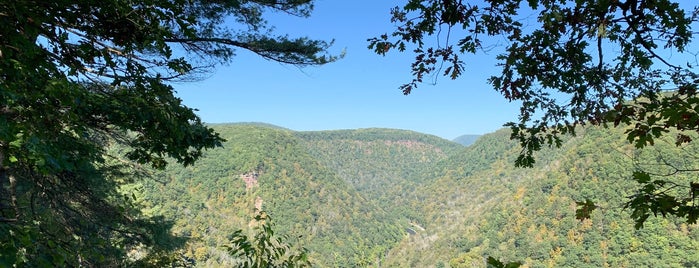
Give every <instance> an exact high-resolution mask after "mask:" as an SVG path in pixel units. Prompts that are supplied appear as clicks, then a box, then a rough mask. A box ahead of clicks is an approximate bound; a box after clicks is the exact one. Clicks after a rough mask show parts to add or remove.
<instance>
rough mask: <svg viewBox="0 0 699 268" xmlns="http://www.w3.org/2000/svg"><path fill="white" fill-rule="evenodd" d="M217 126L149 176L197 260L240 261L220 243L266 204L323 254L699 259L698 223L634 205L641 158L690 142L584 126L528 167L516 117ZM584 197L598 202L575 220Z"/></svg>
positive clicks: (413, 263) (443, 263) (478, 262)
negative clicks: (424, 123) (641, 219)
mask: <svg viewBox="0 0 699 268" xmlns="http://www.w3.org/2000/svg"><path fill="white" fill-rule="evenodd" d="M213 127H214V128H215V129H216V131H217V132H219V133H221V136H222V137H224V138H226V139H227V140H228V141H227V142H226V143H225V144H224V148H222V149H217V150H212V151H209V152H207V155H206V156H205V157H204V158H203V159H202V160H201V162H200V163H198V164H197V165H195V166H193V167H190V168H178V167H172V168H169V169H168V170H167V171H166V172H165V173H161V174H159V175H158V176H159V180H160V181H164V182H167V184H158V183H154V184H152V185H144V186H143V188H144V190H145V193H146V194H145V196H146V197H145V198H144V199H145V200H147V201H148V202H149V205H150V206H153V207H154V209H153V210H152V211H150V212H149V213H156V214H158V213H160V214H164V215H166V216H167V217H168V218H171V219H174V220H175V227H174V228H173V230H174V232H175V233H176V234H179V235H181V236H186V237H189V238H190V242H189V244H188V246H187V249H186V252H183V254H185V255H187V256H190V257H191V258H193V259H195V260H196V261H197V265H199V266H217V265H221V264H225V263H226V262H227V261H230V259H229V258H230V257H227V256H226V254H224V253H223V252H222V251H221V249H220V246H221V245H222V244H224V243H225V242H226V236H227V235H229V234H230V233H232V232H233V231H234V230H236V229H244V230H249V228H250V227H249V226H248V224H249V223H250V220H251V218H252V215H253V213H254V211H255V206H256V205H257V206H259V205H260V204H261V206H262V209H263V210H265V211H267V212H268V213H269V214H270V215H271V216H272V217H273V219H274V221H275V222H276V223H277V226H275V229H276V230H277V231H278V232H279V233H280V234H286V235H290V236H291V237H292V238H294V239H292V241H296V242H298V244H299V245H300V246H304V247H307V248H308V249H310V251H311V257H312V261H313V263H314V264H315V265H317V266H320V267H339V266H372V267H485V258H486V257H487V256H493V257H496V258H498V259H501V260H504V261H522V262H523V263H524V267H693V266H697V265H699V242H697V239H698V238H699V231H698V230H697V229H696V226H694V225H687V224H683V223H681V221H674V220H673V219H662V218H651V219H650V220H649V221H648V222H647V223H646V224H645V228H643V229H640V230H635V229H634V228H633V222H632V221H631V219H630V217H629V211H626V210H623V206H624V202H626V201H627V199H626V197H627V196H629V195H631V194H633V193H634V192H635V191H636V190H637V189H636V188H637V185H636V184H635V182H633V181H632V180H630V179H629V176H630V174H631V173H632V171H633V169H634V168H637V167H638V166H639V163H641V164H643V163H645V164H646V165H645V166H647V167H655V166H654V164H653V162H652V161H651V160H653V159H658V155H660V154H662V155H667V157H666V160H667V161H676V162H677V161H680V160H682V159H684V160H686V159H688V158H690V157H688V156H691V155H696V154H695V152H696V151H697V150H696V149H695V148H693V147H691V146H684V147H682V148H681V149H678V148H677V147H675V146H674V144H672V142H666V143H664V144H656V146H655V147H654V148H653V150H654V151H653V152H646V151H643V152H641V151H638V150H636V149H634V148H633V146H631V145H629V144H628V142H627V141H625V140H624V139H622V138H620V137H623V135H622V134H621V133H620V132H621V131H622V130H618V129H601V128H588V129H580V130H579V132H580V135H579V136H578V137H574V138H567V139H566V140H565V141H564V143H563V146H562V147H561V148H560V149H555V150H554V149H545V150H543V151H541V152H540V153H539V154H538V155H537V164H536V165H535V167H534V168H531V169H522V168H513V162H514V159H515V158H516V156H517V154H518V153H519V151H520V150H521V148H520V147H519V145H518V144H517V143H516V142H513V141H511V140H510V139H509V135H510V132H509V131H507V130H500V131H497V132H495V133H491V134H487V135H484V136H482V137H481V138H479V139H478V141H476V142H475V143H474V144H472V145H471V146H468V147H463V146H461V145H459V144H457V143H454V142H451V141H447V140H443V139H440V138H438V137H434V136H431V135H425V134H420V133H415V132H411V131H403V130H392V129H359V130H338V131H312V132H297V131H292V130H287V129H283V128H279V127H274V126H265V125H259V124H252V125H251V124H221V125H213ZM691 159H695V158H691ZM586 199H591V200H595V201H596V202H597V204H598V205H599V207H600V208H599V209H597V210H595V211H594V212H593V213H592V217H591V218H590V219H586V220H584V221H580V220H577V219H576V217H575V210H576V202H579V201H584V200H586ZM298 236H301V237H300V238H298V239H295V238H296V237H298Z"/></svg>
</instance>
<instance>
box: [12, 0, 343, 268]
mask: <svg viewBox="0 0 699 268" xmlns="http://www.w3.org/2000/svg"><path fill="white" fill-rule="evenodd" d="M311 9H312V4H311V1H310V0H281V1H267V0H240V1H237V0H226V1H200V0H169V1H164V0H145V1H130V0H115V1H95V0H79V1H67V0H57V1H42V0H19V1H17V0H2V1H0V266H11V265H14V264H23V265H28V266H57V265H58V266H63V265H68V266H84V265H88V266H92V265H96V266H101V265H123V263H122V262H123V261H124V260H123V257H124V253H125V249H129V248H130V247H131V246H135V245H146V246H150V245H154V244H157V243H156V242H157V241H159V240H162V239H160V238H164V237H166V236H162V235H161V236H159V235H157V233H156V232H153V230H154V229H158V228H160V227H162V226H159V227H158V226H156V225H157V224H156V223H157V221H156V220H155V219H153V218H147V217H144V216H143V215H140V214H139V212H138V209H136V208H134V207H133V206H132V203H133V202H132V201H133V198H131V197H130V195H127V194H125V193H123V192H121V191H119V186H120V185H122V184H123V183H127V182H129V181H130V180H132V179H133V176H132V175H133V173H134V171H136V170H138V165H150V166H152V167H155V168H163V167H165V165H166V164H167V161H169V159H171V160H172V161H175V162H177V163H180V164H183V165H190V164H192V163H194V161H196V160H197V158H199V157H200V156H201V154H202V151H203V150H204V149H207V148H212V147H215V146H219V145H220V144H221V141H222V138H220V137H219V136H218V134H216V133H214V132H213V130H212V129H210V128H208V127H207V126H205V125H204V124H203V123H202V122H201V121H200V119H199V117H198V116H197V115H196V114H195V113H194V110H193V109H191V108H189V107H186V106H184V105H183V104H182V102H181V100H180V99H178V98H177V97H176V96H174V94H173V92H174V89H173V87H172V86H171V85H170V83H171V82H172V81H183V80H185V81H186V80H189V79H197V78H198V76H199V74H201V73H202V72H206V71H207V70H209V69H210V68H213V67H214V66H215V65H216V64H219V63H228V62H232V61H233V58H234V56H235V53H236V50H247V51H250V52H252V53H255V54H257V55H259V56H261V57H262V58H265V59H268V60H273V61H278V62H282V63H288V64H293V65H299V66H306V65H320V64H325V63H328V62H331V61H333V60H335V59H336V57H334V56H330V55H328V54H327V53H326V50H327V49H328V47H329V46H330V43H328V42H325V41H318V40H312V39H308V38H305V37H299V38H292V37H289V36H286V35H275V34H274V33H273V32H272V31H271V27H269V25H268V24H267V23H266V21H265V19H264V17H263V15H264V14H265V13H268V12H281V13H287V14H289V15H293V16H301V17H304V16H308V15H309V13H310V11H311ZM114 144H120V145H122V146H125V147H121V148H127V149H123V152H121V153H119V152H116V151H113V150H112V151H108V150H107V149H108V148H110V146H112V145H114ZM134 164H137V165H134ZM156 227H157V228H156ZM160 230H161V231H162V229H160ZM161 233H167V232H161ZM155 249H157V248H152V249H151V250H155ZM161 249H162V248H161Z"/></svg>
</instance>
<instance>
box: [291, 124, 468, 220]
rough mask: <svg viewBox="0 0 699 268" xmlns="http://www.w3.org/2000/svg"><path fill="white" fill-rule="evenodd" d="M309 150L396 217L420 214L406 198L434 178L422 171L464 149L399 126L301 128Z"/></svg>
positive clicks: (360, 192)
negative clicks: (324, 129)
mask: <svg viewBox="0 0 699 268" xmlns="http://www.w3.org/2000/svg"><path fill="white" fill-rule="evenodd" d="M296 136H298V137H299V138H301V139H302V140H303V141H304V143H303V144H304V146H305V147H306V148H307V149H308V151H309V153H310V154H311V155H312V156H314V157H315V158H316V159H318V161H320V163H322V164H323V165H325V166H327V167H329V168H331V169H332V170H334V171H335V172H336V173H337V174H338V175H339V176H340V177H341V178H342V179H344V180H345V181H346V182H347V183H349V184H350V185H352V186H353V187H354V188H355V189H357V191H358V192H359V194H361V195H362V196H364V197H365V198H366V199H369V200H374V201H375V202H376V203H377V204H378V205H379V206H381V207H383V208H385V209H386V210H388V211H390V212H391V213H392V214H393V215H397V216H401V217H404V218H414V217H418V215H416V214H415V213H414V212H415V211H414V210H412V208H410V207H409V203H408V202H405V201H406V200H411V196H413V194H414V193H415V188H416V187H417V186H418V185H420V184H422V183H424V182H426V181H431V179H432V178H430V177H429V176H425V175H424V171H426V170H428V169H430V168H432V167H433V166H434V165H435V164H436V163H438V162H439V161H442V160H444V159H447V158H448V157H449V156H450V155H454V154H455V153H457V152H459V151H460V150H462V149H463V146H461V145H459V144H457V143H454V142H450V141H447V140H444V139H442V138H439V137H436V136H432V135H427V134H422V133H417V132H413V131H407V130H396V129H375V128H374V129H357V130H335V131H315V132H297V133H296Z"/></svg>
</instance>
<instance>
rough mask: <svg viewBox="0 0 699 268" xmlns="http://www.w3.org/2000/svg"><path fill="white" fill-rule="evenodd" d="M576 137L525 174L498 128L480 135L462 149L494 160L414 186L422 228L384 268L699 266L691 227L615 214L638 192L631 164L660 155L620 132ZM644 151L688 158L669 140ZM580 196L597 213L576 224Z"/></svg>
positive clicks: (693, 151)
mask: <svg viewBox="0 0 699 268" xmlns="http://www.w3.org/2000/svg"><path fill="white" fill-rule="evenodd" d="M580 133H581V135H580V136H579V137H576V138H571V139H568V140H567V141H566V142H565V143H564V145H563V147H562V148H560V149H557V150H553V149H545V150H543V151H542V152H541V153H540V154H539V156H538V157H537V160H538V164H537V165H536V166H535V167H534V168H532V169H516V168H514V167H513V165H512V163H513V157H514V156H516V155H517V153H518V152H519V151H518V150H519V147H518V146H517V145H516V144H514V143H512V142H511V141H509V140H508V139H507V135H505V134H506V131H501V132H498V133H495V134H491V135H486V136H484V137H483V138H481V139H480V140H479V141H477V142H476V143H475V144H473V145H472V146H471V147H469V148H473V149H476V150H477V148H479V147H480V148H482V149H486V148H491V149H493V150H481V151H480V153H481V154H482V156H483V159H493V157H494V158H495V159H496V160H495V161H494V162H492V163H491V164H490V165H488V166H487V167H486V168H484V166H483V164H479V165H477V166H478V167H480V168H477V169H474V168H473V167H471V166H470V165H469V164H468V162H463V161H464V160H466V159H468V158H471V159H473V158H474V157H473V156H474V153H477V152H476V151H470V152H467V153H466V154H464V155H460V156H456V157H454V160H448V161H447V162H452V163H458V162H462V163H464V164H463V165H462V166H460V167H459V166H454V165H445V168H446V171H445V172H444V175H443V176H442V177H440V178H439V179H438V180H437V181H436V182H435V183H434V184H432V185H425V187H424V188H422V189H418V191H419V192H423V193H427V194H424V195H423V197H422V200H423V202H424V204H425V205H424V206H423V207H421V208H420V210H421V212H422V213H424V214H425V218H426V219H427V221H426V222H425V223H424V227H425V229H424V231H421V232H417V233H416V234H415V235H412V236H410V237H407V238H405V239H404V240H403V241H402V242H401V243H400V245H399V246H397V247H396V248H394V250H393V251H391V253H390V254H389V258H388V260H387V261H386V264H388V265H389V266H401V267H405V266H412V267H436V266H440V265H444V266H449V267H485V257H486V256H493V257H495V258H497V259H501V260H505V261H523V262H524V267H694V266H697V264H699V254H697V252H699V251H698V250H699V242H697V238H699V230H698V229H697V228H696V226H693V225H689V226H688V225H686V224H684V223H682V221H681V220H673V219H662V218H652V219H651V220H649V222H647V223H646V226H645V228H644V229H641V230H638V231H637V230H635V229H634V224H633V222H632V221H631V219H630V216H629V212H628V211H624V210H622V208H623V206H624V203H625V202H626V201H627V199H626V197H627V196H629V195H631V194H633V193H634V192H635V191H636V189H637V187H638V186H637V185H636V184H635V182H633V181H632V180H631V179H630V176H631V173H632V172H633V170H634V168H635V167H634V163H636V164H637V163H639V162H640V163H648V165H649V166H654V165H655V164H654V163H655V162H654V159H657V157H658V155H660V154H657V153H651V154H647V153H639V152H638V151H637V150H635V149H634V148H633V147H632V146H630V145H628V144H627V142H626V141H625V140H624V139H623V137H624V136H623V134H622V130H618V129H599V128H590V129H586V130H581V131H580ZM498 140H499V141H498ZM487 142H490V143H491V144H490V145H488V146H486V144H485V143H487ZM652 150H654V151H655V150H660V151H662V153H661V154H662V155H670V156H672V155H677V154H678V153H679V152H680V151H685V153H687V154H688V155H696V149H692V148H684V149H683V150H679V149H678V148H674V145H673V144H672V143H664V144H656V147H654V148H652ZM631 155H635V157H628V156H631ZM673 158H675V160H678V161H679V159H681V158H682V157H679V156H676V157H673ZM685 159H686V157H685ZM632 160H634V161H632ZM486 162H487V161H486ZM484 164H486V163H484ZM450 168H451V170H450ZM586 199H590V200H595V201H596V202H597V205H598V206H599V207H600V208H599V209H598V210H596V211H594V212H593V214H592V217H591V219H587V220H584V221H579V220H577V219H576V218H575V209H576V203H575V202H576V201H584V200H586Z"/></svg>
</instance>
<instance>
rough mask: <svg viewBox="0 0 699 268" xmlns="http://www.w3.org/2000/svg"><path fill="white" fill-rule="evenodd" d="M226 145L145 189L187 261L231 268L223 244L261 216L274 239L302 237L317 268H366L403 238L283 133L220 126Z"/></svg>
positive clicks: (389, 220) (377, 209)
mask: <svg viewBox="0 0 699 268" xmlns="http://www.w3.org/2000/svg"><path fill="white" fill-rule="evenodd" d="M214 128H215V129H216V131H217V132H219V133H220V134H221V136H222V137H224V138H226V139H227V140H228V141H227V142H226V143H225V144H224V148H220V149H216V150H211V151H209V152H207V154H206V156H205V157H204V158H203V159H202V160H201V161H200V162H199V163H198V164H197V165H195V166H193V167H188V168H180V167H175V166H173V167H170V168H168V170H167V171H166V172H164V173H161V174H159V176H160V180H161V181H164V182H166V183H165V184H157V183H155V184H151V185H145V186H144V188H146V189H147V192H148V193H149V194H148V199H149V200H150V202H151V204H153V205H157V206H156V211H154V212H152V213H163V214H165V215H166V216H168V217H171V218H174V219H175V220H176V225H175V227H174V231H175V232H176V233H178V234H180V235H184V236H187V237H190V238H191V242H190V244H189V248H188V252H186V254H187V255H188V256H190V257H192V258H194V259H196V260H197V263H199V264H206V265H209V266H221V265H223V266H226V265H230V262H229V261H230V260H229V258H228V257H227V256H226V254H224V253H223V252H222V248H220V246H222V245H224V244H225V243H226V242H227V241H226V237H227V236H228V235H229V234H231V233H232V232H233V231H235V230H237V229H241V228H242V229H249V228H248V227H249V226H248V225H249V224H250V223H251V219H252V216H253V215H254V211H255V210H256V208H257V209H260V208H261V209H262V210H264V211H266V212H267V213H268V214H269V215H271V217H272V218H273V220H274V222H275V223H276V226H275V231H277V232H278V233H279V234H283V235H289V236H291V237H299V236H301V238H300V239H299V244H301V245H303V246H305V247H307V248H308V249H309V250H310V251H311V257H312V258H313V262H314V263H316V264H318V265H321V266H335V265H334V264H337V263H342V264H347V265H350V266H355V265H364V264H367V263H370V262H372V261H373V260H374V259H375V258H377V256H380V255H381V254H383V253H384V252H385V251H387V250H388V249H389V248H390V247H391V246H392V245H393V244H394V243H395V242H396V241H397V239H398V238H399V237H400V236H401V234H402V231H401V230H400V229H399V228H398V227H397V226H396V225H395V224H396V220H393V219H394V217H392V216H391V215H389V214H386V213H385V211H383V210H382V209H381V208H380V207H376V206H374V204H373V203H372V202H368V201H367V200H366V199H364V198H363V197H362V196H360V195H358V194H357V192H356V191H355V190H354V189H353V188H352V187H350V186H349V185H347V184H346V183H345V182H344V181H343V180H341V179H340V178H339V177H338V176H337V175H336V174H335V173H333V171H331V170H330V169H328V168H326V167H324V166H322V165H321V164H319V163H318V162H317V161H316V160H315V159H314V158H313V157H311V156H310V155H309V154H308V153H306V151H305V149H304V148H303V147H301V146H300V145H299V140H298V139H297V138H296V137H294V136H293V135H292V133H291V132H290V131H288V130H283V129H277V128H269V127H264V126H259V125H240V124H236V125H217V126H214Z"/></svg>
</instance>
